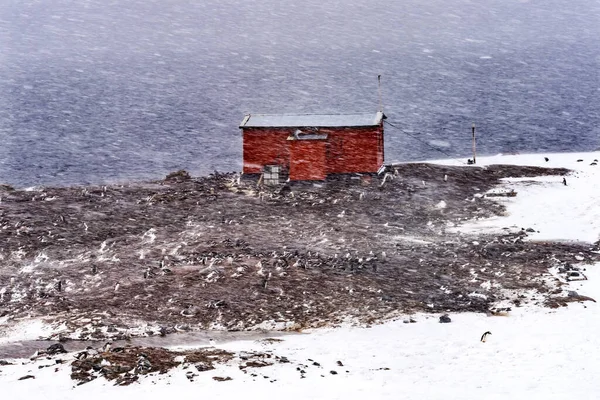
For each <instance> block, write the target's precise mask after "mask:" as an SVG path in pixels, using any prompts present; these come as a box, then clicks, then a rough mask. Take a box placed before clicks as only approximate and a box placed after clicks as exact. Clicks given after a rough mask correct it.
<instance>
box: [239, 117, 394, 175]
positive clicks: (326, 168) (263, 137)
mask: <svg viewBox="0 0 600 400" xmlns="http://www.w3.org/2000/svg"><path fill="white" fill-rule="evenodd" d="M296 129H298V128H243V153H244V154H243V157H244V165H243V173H245V174H258V173H261V172H262V169H263V167H264V166H265V165H283V166H285V167H286V168H289V169H290V170H291V169H292V167H294V168H296V171H298V172H297V173H295V174H294V173H292V172H291V171H290V173H291V174H292V175H290V179H292V180H312V179H325V175H326V174H340V173H354V172H377V170H378V169H379V167H381V165H383V162H384V158H383V157H384V149H383V125H380V126H374V127H357V128H354V127H349V128H319V129H318V134H327V139H326V140H288V137H290V136H292V135H293V133H294V132H295V131H296ZM316 143H318V144H316ZM323 154H324V157H325V158H324V160H323V159H322V157H323ZM311 166H312V167H311ZM311 168H314V171H311ZM306 177H308V178H306Z"/></svg>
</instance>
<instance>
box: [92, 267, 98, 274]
mask: <svg viewBox="0 0 600 400" xmlns="http://www.w3.org/2000/svg"><path fill="white" fill-rule="evenodd" d="M96 273H98V267H97V266H96V264H94V265H92V275H96Z"/></svg>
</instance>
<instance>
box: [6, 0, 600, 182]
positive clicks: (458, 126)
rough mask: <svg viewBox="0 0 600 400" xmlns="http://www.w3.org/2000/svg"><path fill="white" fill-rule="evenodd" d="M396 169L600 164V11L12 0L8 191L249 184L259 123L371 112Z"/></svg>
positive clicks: (504, 4) (346, 0) (462, 0)
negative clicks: (517, 157) (535, 161)
mask: <svg viewBox="0 0 600 400" xmlns="http://www.w3.org/2000/svg"><path fill="white" fill-rule="evenodd" d="M378 74H381V75H382V98H383V104H384V108H385V112H386V114H387V115H388V121H389V122H391V123H393V124H394V125H397V126H398V127H400V128H401V129H402V130H403V131H400V130H397V129H393V128H391V127H388V129H387V130H386V142H385V145H386V161H388V162H392V161H406V160H421V159H428V158H429V159H431V158H442V157H450V156H451V157H461V158H463V157H464V158H467V157H468V156H469V154H470V127H471V124H472V123H475V124H476V126H477V132H478V135H479V142H478V149H479V151H480V153H481V154H496V153H499V152H511V153H514V152H549V151H585V150H595V149H597V148H598V147H600V2H599V1H597V0H593V1H592V0H573V1H560V0H544V1H541V0H530V1H527V0H477V1H475V0H472V1H471V0H430V1H422V0H406V1H399V0H381V1H377V2H372V1H367V0H331V1H318V0H306V1H297V0H256V1H250V0H248V1H241V0H238V1H233V0H218V1H217V0H204V1H192V0H185V1H184V0H79V1H74V0H73V1H67V0H4V1H2V2H1V4H0V182H1V183H8V184H12V185H15V186H18V187H24V186H31V185H73V184H86V183H93V184H99V183H106V182H122V181H127V180H139V179H155V178H157V179H158V178H161V177H163V176H164V175H166V174H167V173H168V172H171V171H173V170H177V169H181V168H183V169H186V170H188V171H189V172H190V173H192V174H193V175H204V174H208V173H210V172H212V171H213V170H215V169H216V170H219V171H237V170H240V168H241V137H240V132H239V129H238V125H239V123H240V122H241V120H242V118H243V115H244V113H246V112H265V113H283V112H316V113H329V112H335V113H343V112H357V111H376V110H377V107H378V96H377V75H378Z"/></svg>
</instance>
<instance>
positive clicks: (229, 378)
mask: <svg viewBox="0 0 600 400" xmlns="http://www.w3.org/2000/svg"><path fill="white" fill-rule="evenodd" d="M213 380H215V381H217V382H225V381H230V380H232V379H231V377H229V376H225V377H223V376H213Z"/></svg>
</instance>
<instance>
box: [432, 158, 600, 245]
mask: <svg viewBox="0 0 600 400" xmlns="http://www.w3.org/2000/svg"><path fill="white" fill-rule="evenodd" d="M546 158H547V159H548V161H546ZM579 160H581V161H579ZM598 160H600V152H592V153H560V154H524V155H496V156H491V157H481V158H477V167H481V166H485V165H491V164H513V165H528V166H538V167H548V168H568V169H570V170H573V173H571V174H569V175H568V176H566V177H563V176H543V177H537V178H507V179H504V180H503V181H504V184H503V185H502V186H501V187H499V188H498V189H497V190H496V191H498V190H500V191H510V190H514V191H516V192H517V197H516V198H513V197H495V198H494V199H495V200H496V201H499V202H502V203H504V204H505V205H506V207H507V212H508V213H507V214H508V215H506V216H505V217H498V218H489V219H486V220H482V221H474V222H472V223H468V224H465V225H463V226H461V227H460V228H459V229H458V230H459V231H461V232H471V233H480V232H490V231H492V232H498V231H500V230H502V229H503V228H510V229H511V230H515V229H516V230H520V229H521V228H525V229H527V228H532V229H534V230H535V232H531V234H530V235H529V240H538V241H546V240H552V241H583V242H590V243H593V242H595V241H597V240H599V239H600V185H599V184H597V182H600V165H594V164H598ZM435 163H440V164H450V165H460V162H459V161H458V160H440V161H435ZM563 178H565V179H566V183H567V185H566V186H565V185H564V184H563Z"/></svg>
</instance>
